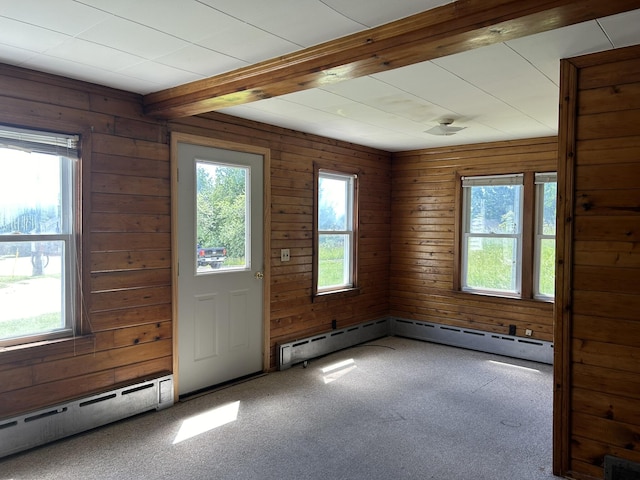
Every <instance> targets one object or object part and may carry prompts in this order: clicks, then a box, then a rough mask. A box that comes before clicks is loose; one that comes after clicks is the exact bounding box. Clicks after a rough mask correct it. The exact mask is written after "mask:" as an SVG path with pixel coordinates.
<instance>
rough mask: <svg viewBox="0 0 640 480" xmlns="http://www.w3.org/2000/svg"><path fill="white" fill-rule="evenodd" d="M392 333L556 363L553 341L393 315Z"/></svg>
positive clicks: (390, 329) (508, 355)
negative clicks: (394, 316)
mask: <svg viewBox="0 0 640 480" xmlns="http://www.w3.org/2000/svg"><path fill="white" fill-rule="evenodd" d="M389 332H390V334H391V335H397V336H399V337H407V338H414V339H416V340H426V341H428V342H435V343H442V344H444V345H451V346H454V347H462V348H468V349H470V350H479V351H481V352H487V353H495V354H498V355H505V356H507V357H515V358H521V359H524V360H533V361H535V362H540V363H547V364H549V365H552V364H553V343H551V342H546V341H543V340H535V339H531V338H522V337H516V336H511V335H499V334H494V333H490V332H483V331H481V330H472V329H469V328H457V327H451V326H448V325H440V324H437V323H429V322H420V321H416V320H404V319H401V318H391V319H390V325H389Z"/></svg>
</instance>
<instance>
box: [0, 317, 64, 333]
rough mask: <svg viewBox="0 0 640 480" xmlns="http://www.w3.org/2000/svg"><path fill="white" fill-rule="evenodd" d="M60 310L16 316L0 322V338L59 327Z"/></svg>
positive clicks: (60, 322)
mask: <svg viewBox="0 0 640 480" xmlns="http://www.w3.org/2000/svg"><path fill="white" fill-rule="evenodd" d="M61 325H62V321H61V319H60V312H53V313H44V314H42V315H38V316H37V317H32V318H16V319H13V320H7V321H4V322H0V339H1V338H12V337H20V336H23V335H33V334H38V333H44V332H49V331H51V330H55V329H58V328H60V327H61Z"/></svg>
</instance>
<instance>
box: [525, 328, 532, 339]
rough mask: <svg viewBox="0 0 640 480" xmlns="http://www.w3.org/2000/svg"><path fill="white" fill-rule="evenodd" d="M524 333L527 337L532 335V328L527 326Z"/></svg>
mask: <svg viewBox="0 0 640 480" xmlns="http://www.w3.org/2000/svg"><path fill="white" fill-rule="evenodd" d="M524 334H525V335H526V336H527V337H530V336H531V335H533V330H529V329H528V328H527V329H526V330H525V331H524Z"/></svg>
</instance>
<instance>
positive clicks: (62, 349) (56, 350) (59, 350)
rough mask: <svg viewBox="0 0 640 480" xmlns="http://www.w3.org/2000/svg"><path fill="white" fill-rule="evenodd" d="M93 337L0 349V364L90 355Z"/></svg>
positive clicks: (39, 342)
mask: <svg viewBox="0 0 640 480" xmlns="http://www.w3.org/2000/svg"><path fill="white" fill-rule="evenodd" d="M94 343H95V337H94V335H92V334H91V335H82V336H80V335H76V336H75V337H65V338H56V339H51V340H40V341H37V342H29V343H21V344H19V345H7V346H5V347H0V364H5V363H12V362H16V361H22V360H34V359H37V358H44V357H49V356H52V355H55V356H57V357H59V358H64V357H66V356H74V355H78V354H80V353H90V352H92V351H93V350H94V348H95V345H94Z"/></svg>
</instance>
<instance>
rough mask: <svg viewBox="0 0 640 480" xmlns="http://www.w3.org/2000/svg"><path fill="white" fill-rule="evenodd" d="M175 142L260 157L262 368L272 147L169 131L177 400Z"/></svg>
mask: <svg viewBox="0 0 640 480" xmlns="http://www.w3.org/2000/svg"><path fill="white" fill-rule="evenodd" d="M178 143H188V144H191V145H198V146H203V147H212V148H220V149H223V150H233V151H236V152H244V153H253V154H256V155H261V156H262V158H263V175H262V190H263V218H262V223H263V237H262V238H263V245H262V263H263V273H264V278H263V280H262V340H263V341H262V370H263V371H267V370H268V369H269V364H270V353H271V348H270V347H271V345H270V343H271V332H270V324H271V322H270V318H271V312H270V308H269V306H270V303H271V150H270V149H268V148H263V147H258V146H255V145H247V144H243V143H236V142H229V141H226V140H219V139H217V138H210V137H202V136H200V135H193V134H190V133H181V132H171V152H170V153H171V158H170V161H171V296H172V302H171V305H172V307H171V308H172V312H171V313H172V319H173V325H172V330H173V350H172V354H173V384H174V389H173V391H174V401H175V402H177V401H178V400H179V395H178V392H179V388H178V384H179V382H180V375H179V372H180V370H179V369H178V366H179V365H178V236H177V234H176V232H177V231H178Z"/></svg>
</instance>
